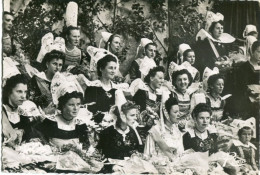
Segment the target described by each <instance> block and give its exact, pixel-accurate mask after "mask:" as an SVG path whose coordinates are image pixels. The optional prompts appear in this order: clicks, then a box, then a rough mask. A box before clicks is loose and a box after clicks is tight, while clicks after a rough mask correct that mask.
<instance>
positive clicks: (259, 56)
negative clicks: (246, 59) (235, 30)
mask: <svg viewBox="0 0 260 175" xmlns="http://www.w3.org/2000/svg"><path fill="white" fill-rule="evenodd" d="M251 59H252V61H253V62H255V63H257V64H260V46H259V47H258V48H257V49H256V50H255V51H254V53H253V58H251Z"/></svg>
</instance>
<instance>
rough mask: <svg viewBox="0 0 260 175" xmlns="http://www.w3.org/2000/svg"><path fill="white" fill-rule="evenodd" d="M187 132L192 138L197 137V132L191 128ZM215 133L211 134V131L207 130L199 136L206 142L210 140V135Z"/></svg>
mask: <svg viewBox="0 0 260 175" xmlns="http://www.w3.org/2000/svg"><path fill="white" fill-rule="evenodd" d="M186 130H187V132H188V133H189V134H190V136H191V138H194V137H196V134H195V130H194V129H191V128H188V129H186ZM211 133H213V132H211V131H210V130H208V129H206V131H205V132H203V133H201V134H200V136H199V135H197V136H198V137H199V138H201V139H202V140H205V139H206V138H208V134H211Z"/></svg>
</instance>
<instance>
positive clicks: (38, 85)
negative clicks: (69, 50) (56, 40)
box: [29, 50, 65, 113]
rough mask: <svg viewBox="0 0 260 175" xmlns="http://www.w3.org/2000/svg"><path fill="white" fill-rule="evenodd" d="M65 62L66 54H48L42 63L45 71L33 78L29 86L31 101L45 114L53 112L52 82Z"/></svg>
mask: <svg viewBox="0 0 260 175" xmlns="http://www.w3.org/2000/svg"><path fill="white" fill-rule="evenodd" d="M64 61H65V54H64V53H63V52H61V51H58V50H52V51H51V52H49V53H47V54H46V55H45V56H44V58H43V61H42V66H43V67H44V71H43V72H40V73H38V74H36V75H35V76H33V77H32V79H31V81H30V84H29V99H30V100H31V101H33V102H34V103H35V104H36V105H37V106H40V107H41V108H43V110H44V111H45V113H46V112H47V113H49V112H52V109H53V108H52V107H51V106H52V96H51V92H50V85H51V80H52V78H53V76H54V74H55V73H56V72H60V71H61V69H62V67H63V64H64Z"/></svg>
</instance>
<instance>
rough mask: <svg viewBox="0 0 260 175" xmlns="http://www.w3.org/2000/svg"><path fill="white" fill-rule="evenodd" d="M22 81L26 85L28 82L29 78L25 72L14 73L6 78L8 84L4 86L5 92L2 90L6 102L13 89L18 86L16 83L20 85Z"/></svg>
mask: <svg viewBox="0 0 260 175" xmlns="http://www.w3.org/2000/svg"><path fill="white" fill-rule="evenodd" d="M20 83H22V84H25V85H27V84H28V79H27V78H26V76H25V75H23V74H17V75H14V76H12V77H10V78H8V79H7V80H6V84H5V86H4V87H3V92H2V96H3V103H4V104H7V103H8V98H9V95H10V94H11V93H12V91H13V89H14V88H15V87H16V85H18V84H20Z"/></svg>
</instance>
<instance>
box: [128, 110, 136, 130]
mask: <svg viewBox="0 0 260 175" xmlns="http://www.w3.org/2000/svg"><path fill="white" fill-rule="evenodd" d="M125 115H126V123H127V124H128V125H129V126H133V124H134V123H135V122H136V120H137V109H130V110H128V111H127V112H126V114H125Z"/></svg>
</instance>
